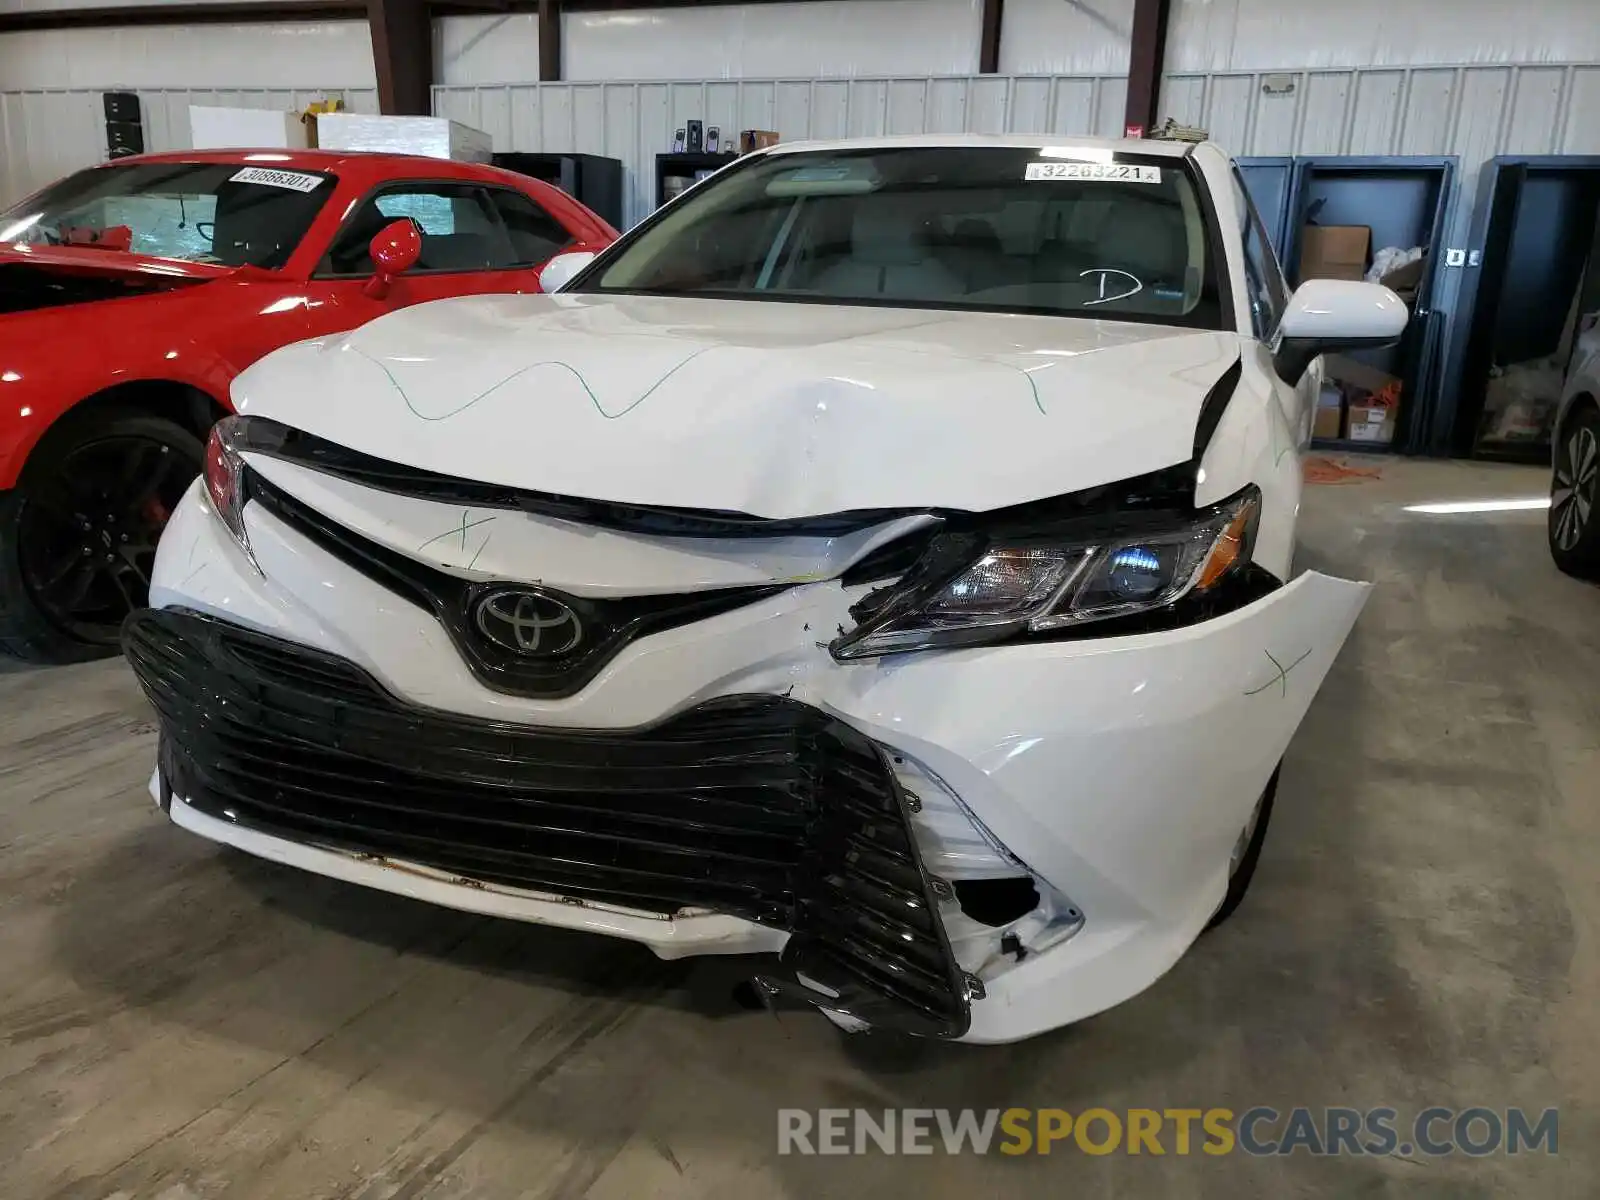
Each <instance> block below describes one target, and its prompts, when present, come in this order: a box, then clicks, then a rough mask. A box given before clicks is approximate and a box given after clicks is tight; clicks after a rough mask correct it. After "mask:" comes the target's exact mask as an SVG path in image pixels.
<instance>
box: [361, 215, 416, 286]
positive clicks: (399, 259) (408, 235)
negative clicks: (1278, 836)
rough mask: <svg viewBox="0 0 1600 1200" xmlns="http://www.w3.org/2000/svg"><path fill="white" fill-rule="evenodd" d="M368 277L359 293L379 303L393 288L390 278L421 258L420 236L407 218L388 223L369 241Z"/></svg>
mask: <svg viewBox="0 0 1600 1200" xmlns="http://www.w3.org/2000/svg"><path fill="white" fill-rule="evenodd" d="M371 254H372V266H373V272H372V278H371V279H369V280H367V282H366V286H365V287H363V288H362V289H361V290H362V291H363V292H365V293H366V294H367V295H369V296H371V297H372V298H373V299H374V300H382V299H383V298H384V297H385V296H387V295H388V294H389V289H390V288H391V287H392V286H393V285H394V277H395V276H396V275H399V274H402V273H403V272H405V271H409V270H410V269H411V268H412V267H414V266H416V265H417V259H419V258H421V257H422V235H421V234H420V233H418V232H417V223H416V222H415V221H413V220H411V218H409V217H402V218H401V219H400V220H398V221H391V222H389V224H387V225H385V226H384V227H383V230H382V232H380V233H379V234H378V236H377V237H375V238H373V239H372V246H371Z"/></svg>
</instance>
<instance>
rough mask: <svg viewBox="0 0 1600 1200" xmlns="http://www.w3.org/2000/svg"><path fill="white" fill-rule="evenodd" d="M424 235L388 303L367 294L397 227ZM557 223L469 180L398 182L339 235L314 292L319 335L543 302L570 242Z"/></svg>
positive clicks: (518, 198) (511, 195) (508, 194)
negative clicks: (381, 249)
mask: <svg viewBox="0 0 1600 1200" xmlns="http://www.w3.org/2000/svg"><path fill="white" fill-rule="evenodd" d="M397 220H410V221H412V222H414V223H415V224H416V226H417V228H418V231H419V232H420V233H421V235H422V256H421V258H420V259H418V261H417V265H416V266H415V267H413V268H412V269H411V270H409V271H406V272H405V273H404V274H401V275H398V276H396V277H395V280H394V283H393V286H392V287H391V288H390V289H389V293H388V295H386V296H384V297H382V298H381V299H378V298H374V297H372V296H369V295H367V293H366V285H367V282H368V281H369V280H370V279H371V278H372V275H373V264H372V256H371V252H370V250H369V246H370V244H371V242H372V239H373V237H375V236H376V235H377V234H378V233H380V232H381V231H382V230H383V228H384V227H385V226H386V225H388V224H390V223H391V222H393V221H397ZM571 240H572V239H571V236H570V235H569V234H568V233H567V231H566V229H565V228H564V227H563V226H562V225H561V224H560V222H558V221H557V220H556V219H555V218H554V217H552V216H550V215H549V214H548V213H546V212H545V211H544V210H543V209H542V208H540V207H539V206H538V204H536V203H535V202H534V201H533V200H532V199H531V198H529V197H528V196H525V195H523V194H522V193H521V192H517V191H513V190H511V189H509V188H495V187H485V186H483V185H482V184H478V183H472V182H469V181H464V180H448V181H445V180H437V181H414V182H404V183H390V184H385V185H383V186H382V187H380V188H378V189H377V190H376V191H374V192H372V193H371V194H369V195H368V196H367V197H366V198H365V199H364V200H362V201H361V203H360V204H359V205H357V207H356V209H355V211H354V212H352V213H351V215H350V216H349V217H348V218H346V220H345V222H344V224H343V225H342V226H341V227H340V229H339V232H338V233H337V234H335V235H334V238H333V241H332V242H331V243H330V244H329V247H328V250H327V252H326V253H325V254H324V255H323V257H322V261H321V262H320V263H318V265H317V269H316V272H315V274H314V275H313V276H312V280H311V284H310V290H309V293H308V297H307V299H308V301H309V310H310V316H311V323H312V326H313V332H312V336H319V335H323V334H329V333H339V332H343V331H345V330H348V329H354V328H355V327H356V326H358V325H363V324H365V323H366V322H368V321H370V320H372V319H373V318H374V317H378V316H381V315H383V314H384V313H386V312H392V311H393V310H395V309H397V308H404V307H406V306H407V305H411V304H422V303H425V302H427V301H429V300H442V299H445V298H447V297H450V296H470V295H476V294H481V293H496V292H498V293H537V292H538V291H539V268H540V267H542V266H543V265H544V264H545V263H546V262H548V261H549V259H550V258H551V257H552V256H553V255H554V254H556V253H558V252H559V251H560V250H561V249H562V247H563V246H565V245H566V244H567V243H569V242H570V241H571Z"/></svg>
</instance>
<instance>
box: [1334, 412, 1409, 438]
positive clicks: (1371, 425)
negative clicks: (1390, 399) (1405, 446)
mask: <svg viewBox="0 0 1600 1200" xmlns="http://www.w3.org/2000/svg"><path fill="white" fill-rule="evenodd" d="M1396 411H1397V410H1396V409H1395V408H1394V407H1393V406H1391V405H1387V404H1352V405H1351V406H1350V424H1349V427H1348V429H1347V431H1346V433H1345V436H1346V437H1347V438H1349V439H1350V440H1351V441H1352V442H1381V443H1385V444H1386V443H1388V442H1392V441H1394V426H1395V414H1396Z"/></svg>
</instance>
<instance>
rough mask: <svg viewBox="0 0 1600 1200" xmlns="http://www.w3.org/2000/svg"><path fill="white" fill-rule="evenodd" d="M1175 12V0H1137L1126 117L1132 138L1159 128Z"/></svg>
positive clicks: (1130, 53)
mask: <svg viewBox="0 0 1600 1200" xmlns="http://www.w3.org/2000/svg"><path fill="white" fill-rule="evenodd" d="M1171 12H1172V0H1134V5H1133V36H1132V38H1131V39H1130V41H1129V45H1128V107H1127V110H1126V116H1125V117H1124V125H1125V126H1126V132H1127V136H1129V137H1143V136H1144V135H1145V134H1146V133H1148V132H1150V130H1151V129H1152V128H1154V127H1155V124H1156V120H1157V115H1156V106H1157V105H1158V104H1159V103H1160V100H1161V69H1162V66H1163V65H1164V63H1165V61H1166V57H1167V22H1168V19H1169V17H1170V14H1171Z"/></svg>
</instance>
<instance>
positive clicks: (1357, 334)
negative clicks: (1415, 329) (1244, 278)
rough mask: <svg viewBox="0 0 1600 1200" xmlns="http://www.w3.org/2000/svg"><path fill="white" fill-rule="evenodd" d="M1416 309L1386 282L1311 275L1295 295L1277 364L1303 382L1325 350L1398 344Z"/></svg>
mask: <svg viewBox="0 0 1600 1200" xmlns="http://www.w3.org/2000/svg"><path fill="white" fill-rule="evenodd" d="M1410 315H1411V314H1410V313H1408V312H1407V311H1406V306H1405V301H1403V300H1401V299H1400V297H1399V296H1396V295H1395V294H1394V293H1393V292H1391V291H1390V290H1389V289H1388V288H1386V287H1384V286H1383V285H1382V284H1378V283H1357V282H1354V281H1352V280H1348V279H1308V280H1306V281H1305V282H1304V283H1302V284H1301V285H1300V286H1299V287H1298V288H1296V289H1295V293H1294V295H1292V296H1290V297H1289V307H1288V308H1287V309H1286V310H1285V311H1284V314H1283V320H1282V321H1281V322H1280V323H1279V325H1278V345H1277V349H1276V350H1274V351H1273V355H1272V363H1273V366H1275V367H1276V368H1277V370H1278V376H1279V378H1281V379H1283V380H1284V381H1285V382H1287V383H1291V384H1294V383H1299V382H1300V377H1301V376H1302V375H1304V374H1305V373H1306V368H1307V367H1309V366H1310V365H1311V364H1312V362H1313V361H1314V360H1315V359H1316V357H1317V356H1318V355H1319V354H1327V353H1330V352H1332V351H1335V350H1361V349H1370V348H1372V347H1376V346H1388V345H1392V344H1393V343H1394V342H1396V341H1398V340H1399V338H1400V335H1401V334H1402V333H1404V332H1405V328H1406V321H1407V320H1408V319H1409V318H1410Z"/></svg>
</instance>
